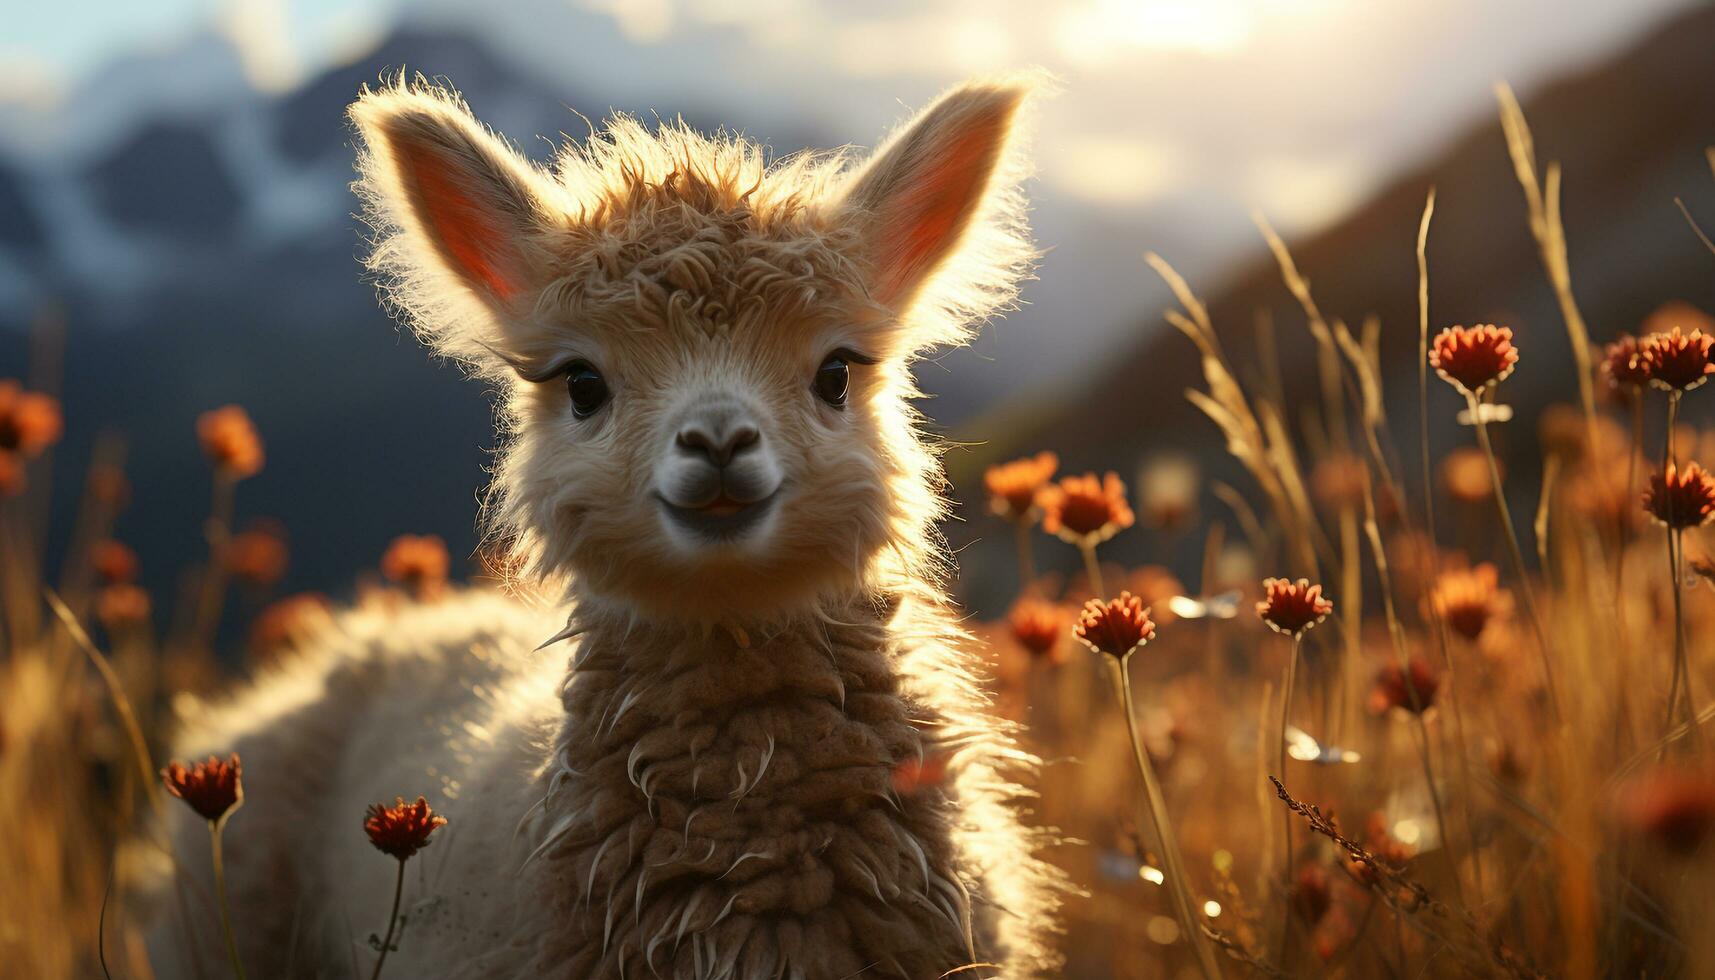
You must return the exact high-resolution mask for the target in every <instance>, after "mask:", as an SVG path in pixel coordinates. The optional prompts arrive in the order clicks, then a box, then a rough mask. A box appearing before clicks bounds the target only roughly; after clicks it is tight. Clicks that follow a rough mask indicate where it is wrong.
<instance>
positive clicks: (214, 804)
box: [161, 752, 244, 820]
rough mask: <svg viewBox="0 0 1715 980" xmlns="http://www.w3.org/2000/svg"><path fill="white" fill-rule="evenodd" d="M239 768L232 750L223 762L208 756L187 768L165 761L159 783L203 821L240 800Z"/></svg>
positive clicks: (224, 812)
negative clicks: (166, 763)
mask: <svg viewBox="0 0 1715 980" xmlns="http://www.w3.org/2000/svg"><path fill="white" fill-rule="evenodd" d="M240 768H241V766H240V765H239V762H238V753H236V752H234V753H232V755H231V756H229V757H228V758H227V759H226V760H225V761H222V760H220V759H218V758H216V757H215V756H212V755H211V756H209V757H208V761H207V762H198V763H196V764H195V765H193V766H191V767H190V768H189V769H186V768H185V766H184V764H183V763H181V762H172V763H168V765H167V768H165V769H162V770H161V782H163V783H165V784H166V786H167V792H169V793H171V794H173V795H174V796H176V797H178V798H179V799H181V800H184V801H185V803H186V804H187V805H188V806H189V807H190V808H191V809H192V810H195V811H196V812H197V814H198V815H199V816H201V817H202V818H203V819H204V820H219V819H221V818H222V817H224V816H226V815H227V814H228V813H231V812H232V811H233V810H235V809H237V808H238V806H239V804H241V803H243V802H244V783H243V781H242V779H241V778H240V775H241V774H240Z"/></svg>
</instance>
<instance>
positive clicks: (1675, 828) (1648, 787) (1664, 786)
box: [1615, 768, 1715, 854]
mask: <svg viewBox="0 0 1715 980" xmlns="http://www.w3.org/2000/svg"><path fill="white" fill-rule="evenodd" d="M1615 804H1616V809H1617V810H1618V812H1619V817H1620V819H1621V821H1622V822H1624V823H1625V824H1626V826H1628V827H1630V828H1631V829H1632V830H1634V831H1637V832H1639V833H1643V834H1648V835H1649V836H1651V837H1654V838H1655V839H1656V840H1657V841H1659V842H1660V843H1661V844H1662V845H1663V846H1664V847H1666V848H1667V849H1669V850H1671V851H1674V852H1676V853H1679V854H1690V853H1692V852H1693V851H1696V850H1697V848H1698V846H1699V845H1701V844H1702V843H1703V839H1704V838H1705V837H1707V836H1708V834H1709V830H1710V828H1711V827H1715V779H1711V778H1710V776H1709V774H1708V773H1705V772H1695V771H1691V770H1686V769H1679V768H1663V769H1657V770H1655V771H1653V772H1648V773H1645V774H1643V775H1642V776H1638V777H1635V778H1633V779H1632V780H1631V781H1630V782H1628V783H1627V784H1626V785H1625V786H1623V787H1622V788H1621V789H1620V793H1619V798H1618V799H1617V800H1616V801H1615Z"/></svg>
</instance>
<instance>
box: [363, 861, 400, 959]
mask: <svg viewBox="0 0 1715 980" xmlns="http://www.w3.org/2000/svg"><path fill="white" fill-rule="evenodd" d="M404 893H405V860H404V859H403V858H400V859H399V875H398V877H396V878H394V879H393V910H392V911H391V912H388V913H387V935H386V936H383V937H382V939H381V955H380V956H377V957H376V958H375V969H374V970H373V971H372V972H371V973H370V974H369V980H376V978H377V977H379V976H381V964H383V963H385V962H387V952H388V950H390V949H392V948H393V929H394V927H395V926H397V925H398V923H399V896H401V895H403V894H404Z"/></svg>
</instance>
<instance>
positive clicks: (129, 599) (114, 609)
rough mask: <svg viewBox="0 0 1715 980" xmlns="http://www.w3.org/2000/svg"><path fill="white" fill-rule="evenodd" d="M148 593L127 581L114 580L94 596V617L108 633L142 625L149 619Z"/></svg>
mask: <svg viewBox="0 0 1715 980" xmlns="http://www.w3.org/2000/svg"><path fill="white" fill-rule="evenodd" d="M149 610H150V603H149V593H147V592H144V591H143V590H142V589H140V588H138V587H137V586H135V585H132V584H131V583H129V582H116V583H114V584H113V585H109V586H108V587H107V588H105V589H102V590H101V592H100V594H99V595H97V596H96V597H95V618H96V619H99V620H100V621H101V625H102V626H103V627H105V628H106V629H107V631H108V632H109V633H114V632H118V631H119V630H123V629H129V628H131V627H133V626H142V625H143V624H144V623H147V622H148V621H149Z"/></svg>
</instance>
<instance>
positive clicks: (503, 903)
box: [156, 592, 1053, 978]
mask: <svg viewBox="0 0 1715 980" xmlns="http://www.w3.org/2000/svg"><path fill="white" fill-rule="evenodd" d="M839 612H840V613H841V614H843V615H842V616H840V617H837V618H836V617H834V616H832V615H830V616H829V617H827V618H824V619H818V620H816V621H805V622H802V623H796V624H781V625H778V626H776V627H774V628H772V629H770V630H769V631H767V632H760V631H759V632H758V633H757V634H755V635H749V636H745V637H744V639H745V640H746V641H747V642H748V644H749V645H748V646H744V647H741V646H739V645H738V639H736V638H735V636H734V634H733V633H731V632H728V631H725V630H713V631H707V632H705V631H701V630H692V631H685V630H682V629H672V630H651V629H649V628H647V627H640V626H636V625H631V624H628V623H626V622H623V621H621V620H618V619H614V620H611V621H603V619H602V618H601V617H599V616H597V617H595V618H594V620H593V621H592V622H591V623H590V625H589V631H588V632H587V633H586V634H585V635H584V636H583V637H581V638H580V640H581V641H582V642H581V645H580V646H579V647H578V649H577V651H576V654H575V660H576V664H577V666H576V668H575V669H573V670H572V671H571V673H570V674H569V675H568V674H567V666H566V652H565V651H564V650H558V649H555V648H550V649H551V650H554V652H549V651H542V652H539V653H534V654H532V653H531V650H532V648H533V647H534V646H535V645H536V644H537V643H539V642H540V641H541V639H543V638H545V635H551V634H552V632H554V620H553V618H552V617H548V616H544V615H542V614H540V613H538V612H535V611H532V610H530V609H528V608H526V607H525V606H523V605H522V604H520V603H518V602H515V601H513V600H509V599H505V598H503V597H500V596H498V595H494V594H488V593H480V592H473V593H467V594H462V595H459V596H457V597H455V598H453V599H449V600H447V601H445V602H443V603H438V604H434V605H429V606H423V607H406V608H403V609H398V610H392V611H386V610H379V611H377V610H369V611H365V610H359V611H355V612H353V613H350V614H347V615H346V616H344V617H343V618H342V619H341V620H340V622H339V623H338V625H337V626H336V627H335V628H334V629H333V630H330V632H329V633H328V634H327V636H326V638H325V644H324V648H323V649H322V650H321V651H320V652H319V653H318V654H317V655H316V656H315V659H314V660H313V661H306V662H302V663H298V664H295V665H292V666H289V667H287V668H285V669H283V670H282V671H281V672H280V673H278V674H276V675H272V676H267V677H264V678H263V679H262V680H261V681H260V682H259V683H258V684H257V685H256V686H255V687H254V688H253V689H252V690H250V691H248V692H246V693H243V694H241V695H239V696H238V697H236V698H235V699H234V700H233V701H232V702H230V703H229V704H227V705H225V706H222V707H220V708H217V709H213V710H211V711H210V712H209V714H208V716H207V717H206V718H203V719H201V720H199V721H198V722H196V724H195V725H194V727H193V728H192V729H191V730H190V731H189V732H187V734H186V736H185V739H184V741H183V742H182V744H181V748H182V750H183V752H184V753H186V754H192V755H194V754H197V753H202V752H215V751H231V750H236V751H238V752H239V753H240V754H241V755H242V756H243V757H244V758H245V760H246V773H245V788H246V800H245V805H244V807H243V808H242V809H241V810H240V811H238V813H237V815H235V816H234V817H233V818H232V820H231V822H230V823H229V826H228V829H227V835H226V840H227V876H228V887H229V891H230V895H231V901H232V905H233V911H234V918H235V920H236V922H237V923H238V924H239V935H240V940H241V948H242V951H243V955H244V957H245V959H246V962H247V965H248V966H249V968H250V969H251V971H252V975H253V976H258V977H266V976H275V975H286V973H287V972H288V971H291V972H294V973H295V974H296V975H316V976H344V975H346V974H347V973H349V971H350V969H351V963H352V961H353V958H354V957H355V958H356V959H357V960H358V962H359V963H360V964H367V963H369V962H370V961H371V959H372V957H373V956H374V953H373V952H372V951H371V950H370V949H369V947H368V945H367V943H365V942H364V939H365V937H368V936H369V935H370V934H371V933H374V934H377V935H378V934H380V933H382V932H385V929H386V921H385V916H386V912H387V909H388V904H389V901H390V897H391V888H392V883H393V872H394V866H393V862H392V861H391V860H390V859H388V858H387V857H385V856H384V855H382V854H380V853H379V852H377V851H375V850H374V849H373V848H371V847H370V845H369V843H368V841H367V840H366V839H365V837H364V835H363V833H362V829H361V827H360V825H359V824H360V821H359V820H358V819H357V816H355V815H360V814H361V813H362V811H363V808H364V806H366V805H367V804H368V803H370V802H374V801H376V800H380V799H383V798H385V797H386V796H387V793H388V791H389V787H400V786H405V787H424V788H425V790H424V791H425V792H426V794H427V795H428V796H429V797H430V798H431V801H432V802H433V804H434V805H435V807H436V809H437V811H439V812H443V813H445V814H447V815H448V816H449V818H450V819H451V821H452V822H451V823H450V824H449V825H448V826H447V827H446V828H444V829H443V830H442V831H441V832H439V833H438V834H437V837H436V840H435V841H434V843H433V844H432V846H431V847H429V848H427V849H426V850H424V851H423V852H422V853H421V854H420V855H418V856H417V857H415V858H413V859H412V861H411V862H410V863H409V864H408V866H407V876H406V883H407V884H406V900H405V904H404V913H405V915H406V916H407V917H408V921H407V925H406V927H405V930H404V933H403V935H402V936H401V937H400V939H399V940H398V942H397V945H398V949H397V951H396V952H394V953H392V954H391V956H390V958H389V969H390V971H391V970H398V971H399V972H400V973H401V974H404V975H417V976H434V977H472V978H475V977H513V976H520V977H525V976H527V977H571V978H583V977H610V976H612V977H617V976H640V975H651V970H652V971H653V974H658V975H660V976H663V977H684V978H704V977H710V978H713V977H776V976H780V977H843V976H848V975H857V976H873V977H897V978H916V977H924V976H938V975H940V974H942V973H944V972H946V971H948V970H953V969H955V968H958V967H964V966H969V965H970V964H976V963H990V964H1002V963H1004V964H1006V965H1007V968H1008V969H1007V972H1006V973H1005V974H1004V975H1006V976H1033V975H1036V971H1037V970H1038V969H1039V968H1041V967H1042V966H1044V965H1045V963H1046V962H1047V961H1048V953H1047V945H1046V939H1047V938H1048V934H1049V932H1050V931H1051V926H1050V920H1049V916H1048V913H1049V911H1050V909H1049V908H1048V905H1047V902H1048V901H1049V896H1050V895H1051V894H1052V888H1051V886H1052V881H1053V875H1052V872H1051V871H1049V870H1048V869H1047V868H1046V866H1044V865H1042V864H1040V863H1038V862H1036V861H1034V860H1033V859H1029V858H1028V857H1026V858H1024V859H1022V860H1021V859H1020V856H1021V855H1028V854H1029V853H1030V852H1031V850H1032V847H1033V844H1034V843H1035V841H1034V840H1033V836H1034V834H1033V832H1031V831H1028V830H1026V829H1024V828H1023V827H1022V826H1021V825H1020V824H1019V823H1018V821H1017V818H1016V816H1015V815H1014V811H1013V804H1014V803H1015V802H1016V800H1015V798H1016V797H1017V796H1018V795H1019V793H1020V790H1019V788H1018V787H1017V786H1015V785H1013V784H1012V783H1011V782H1010V781H1009V780H1008V779H1007V778H1006V776H1005V775H1004V773H1005V772H1006V770H1007V769H1009V768H1012V767H1013V766H1014V765H1016V764H1017V762H1018V761H1019V760H1020V758H1021V757H1019V756H1018V754H1017V753H1016V750H1014V749H1013V748H1012V747H1011V746H1010V744H1009V742H1008V740H1007V739H1006V738H1005V736H1004V734H1003V733H1002V729H1000V728H999V727H998V726H996V725H994V724H993V723H992V722H990V721H987V720H986V719H984V718H983V717H982V716H981V714H980V711H981V702H980V699H979V698H978V696H977V694H976V690H975V688H974V687H973V686H972V679H971V676H970V674H969V672H968V670H967V668H968V666H969V665H968V664H966V663H963V662H961V659H960V656H959V654H958V653H957V652H956V651H957V646H956V645H954V644H953V643H951V642H949V641H951V640H954V639H956V636H955V634H954V632H953V631H952V630H951V629H950V628H949V626H948V621H947V620H946V618H945V617H944V615H942V614H941V613H940V612H939V611H937V610H936V609H934V608H933V606H932V605H923V604H921V603H918V602H912V601H904V600H902V599H900V598H898V597H895V598H892V599H886V600H880V601H867V602H854V603H852V604H851V605H850V606H848V607H847V608H845V609H842V610H840V611H839ZM943 757H944V758H946V759H947V760H948V761H949V763H950V764H949V766H948V768H947V771H946V775H945V777H944V779H942V778H929V779H926V780H923V781H920V782H915V781H912V780H906V779H900V778H899V777H897V776H896V773H898V772H900V771H901V763H904V764H905V766H904V771H912V766H911V764H912V763H915V762H916V761H917V760H919V759H923V760H927V761H930V762H931V763H933V762H934V761H935V760H936V759H939V758H943ZM929 768H930V769H934V768H936V767H935V766H933V765H931V766H930V767H929ZM175 819H177V820H178V821H179V826H178V827H176V829H175V834H174V836H175V845H176V850H177V852H178V853H179V854H180V855H183V856H184V860H185V861H186V864H187V869H188V870H190V871H193V872H195V871H197V870H198V869H202V873H200V874H197V875H196V877H197V878H198V879H199V881H200V883H201V888H200V889H199V888H194V887H193V888H192V889H190V890H189V893H190V894H193V895H194V894H209V893H210V887H211V885H210V882H209V881H208V880H207V879H208V875H207V873H206V862H204V861H201V860H199V858H200V852H201V851H202V850H203V849H204V847H205V845H206V834H205V832H204V828H203V826H202V825H201V823H200V822H199V821H196V820H195V819H194V818H193V817H191V815H189V814H188V813H182V814H175ZM199 921H202V922H204V923H206V922H207V920H206V918H199ZM354 937H355V940H356V942H355V946H354V942H353V939H354ZM203 939H204V942H203V943H202V944H201V945H202V950H201V956H202V959H203V961H204V963H206V964H209V965H211V966H212V967H213V968H214V969H215V970H217V971H218V970H219V969H220V966H219V963H220V957H221V952H220V949H219V946H218V944H217V937H216V936H215V935H214V933H213V932H212V930H208V931H205V935H204V936H203ZM178 946H179V944H178V943H177V941H176V937H175V936H174V935H173V934H172V933H171V931H168V930H163V931H162V932H161V933H160V935H158V936H157V941H156V947H157V948H156V952H157V957H158V961H159V962H160V963H161V964H162V967H161V970H162V974H163V975H164V976H176V975H191V974H190V972H189V971H188V970H187V971H184V972H182V973H181V972H175V967H182V966H184V964H182V962H178V961H175V960H174V959H173V958H174V957H176V956H178V955H179V954H180V952H181V950H180V949H179V948H178ZM169 963H172V964H173V966H169V965H168V964H169ZM968 975H971V976H994V975H1002V974H1000V973H997V972H995V971H994V970H992V969H989V968H977V969H972V970H970V971H968Z"/></svg>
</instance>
